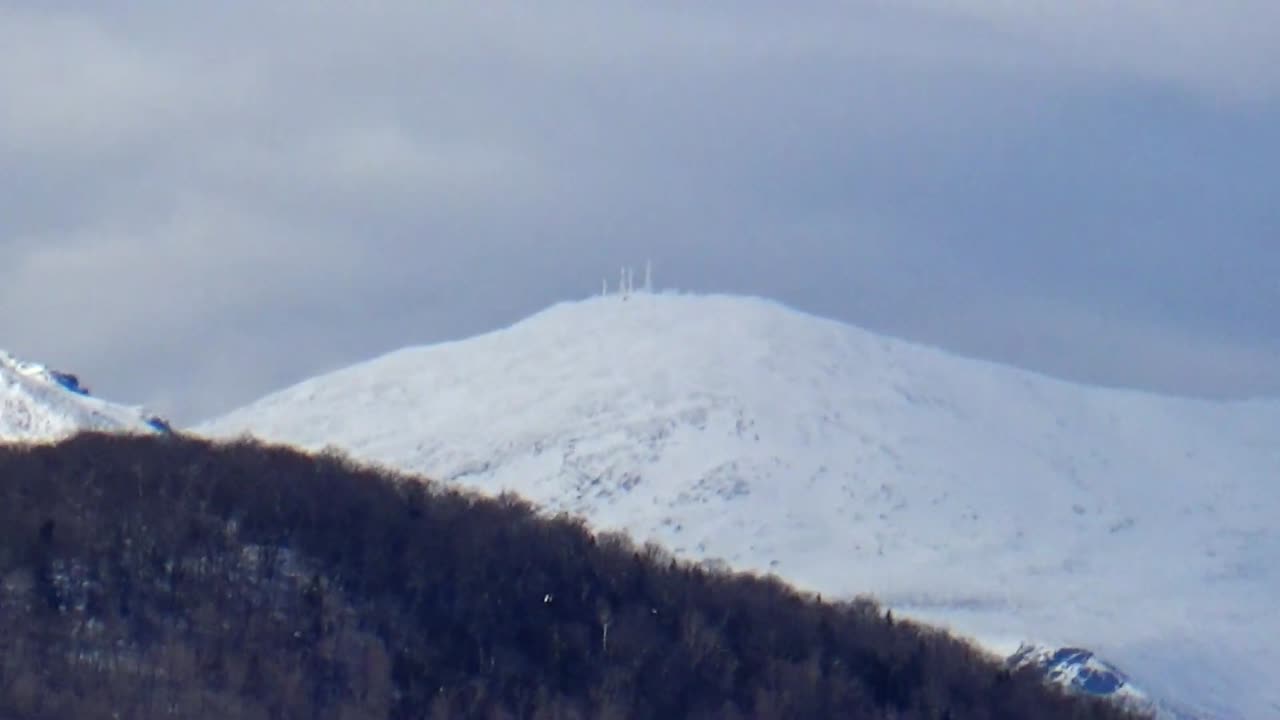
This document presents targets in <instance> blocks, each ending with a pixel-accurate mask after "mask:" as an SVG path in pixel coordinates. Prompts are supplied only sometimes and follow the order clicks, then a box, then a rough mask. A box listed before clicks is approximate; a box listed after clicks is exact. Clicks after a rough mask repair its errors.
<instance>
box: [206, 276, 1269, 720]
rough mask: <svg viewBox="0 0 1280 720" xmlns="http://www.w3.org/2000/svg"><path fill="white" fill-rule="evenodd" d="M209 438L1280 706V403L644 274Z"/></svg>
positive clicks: (1237, 705) (267, 409) (1244, 706)
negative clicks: (956, 347) (1044, 369)
mask: <svg viewBox="0 0 1280 720" xmlns="http://www.w3.org/2000/svg"><path fill="white" fill-rule="evenodd" d="M199 431H201V432H206V433H210V434H214V435H235V434H239V433H242V432H251V433H253V434H256V435H258V436H260V437H263V438H265V439H268V440H273V441H282V442H288V443H293V444H297V445H301V446H305V447H309V448H321V447H324V446H328V445H334V446H337V447H340V448H344V449H346V450H348V451H350V452H351V453H352V454H354V455H355V456H357V457H360V458H363V459H367V460H372V461H377V462H381V463H386V464H389V465H392V466H395V467H398V468H403V469H407V470H410V471H415V472H420V473H424V474H426V475H430V476H433V477H436V478H440V479H443V480H446V481H450V482H455V483H461V484H465V485H468V486H472V487H476V488H481V489H483V490H486V491H499V490H503V489H511V490H514V491H516V492H518V493H520V494H522V495H524V496H526V497H529V498H530V499H532V500H534V501H536V502H538V503H541V504H543V505H545V506H546V507H548V508H550V509H553V510H566V511H570V512H573V513H580V514H583V515H586V516H587V517H589V518H590V519H591V521H592V522H593V523H594V524H595V525H596V526H598V527H602V528H616V529H622V530H625V531H628V532H630V533H632V534H633V535H635V536H636V537H638V538H641V539H653V540H656V541H658V542H660V543H662V544H663V545H665V546H667V547H669V548H672V549H673V550H675V551H676V552H677V553H678V554H680V555H682V556H685V557H690V558H701V559H720V560H724V561H727V562H728V563H730V564H731V565H733V566H735V567H738V568H749V569H756V570H760V571H768V572H775V573H777V574H779V575H780V576H782V577H784V578H786V579H788V580H790V581H792V582H794V583H796V584H798V585H800V586H802V587H807V588H809V589H812V590H815V591H818V592H821V593H824V594H827V595H829V596H831V595H847V594H854V593H871V594H874V595H877V596H879V597H880V598H881V599H882V600H883V601H885V602H886V603H888V604H889V605H891V606H893V607H894V608H895V609H897V610H899V611H901V612H905V613H908V614H911V615H913V616H915V617H918V618H921V619H924V620H927V621H931V622H938V623H941V624H944V625H948V626H950V627H952V628H953V629H955V630H958V631H960V632H962V633H966V634H969V635H971V636H974V637H976V638H978V639H980V640H982V641H984V642H987V643H988V644H990V645H992V646H993V647H1002V646H1004V647H1008V648H1009V651H1012V649H1013V648H1016V647H1017V646H1018V644H1019V643H1020V642H1021V641H1023V640H1034V641H1037V642H1040V643H1045V644H1051V645H1053V646H1055V647H1062V646H1074V647H1088V648H1090V649H1092V650H1094V651H1097V652H1098V653H1100V655H1101V656H1102V657H1106V658H1107V659H1108V660H1110V661H1112V662H1114V663H1116V665H1117V666H1119V667H1123V668H1125V670H1126V671H1127V672H1128V673H1129V675H1130V676H1131V677H1132V678H1133V682H1134V683H1135V684H1136V685H1137V686H1138V687H1142V688H1144V689H1145V690H1147V691H1148V692H1150V693H1151V695H1152V696H1154V697H1159V698H1164V699H1169V700H1172V701H1176V702H1177V703H1179V704H1180V705H1183V706H1185V707H1186V708H1188V709H1190V710H1193V711H1195V712H1196V713H1198V714H1199V715H1201V716H1204V717H1216V718H1249V719H1250V720H1256V719H1258V718H1266V717H1280V650H1278V649H1277V648H1276V646H1275V642H1274V639H1275V638H1277V637H1280V612H1277V611H1276V606H1277V604H1278V603H1280V559H1278V558H1280V533H1278V532H1277V530H1276V524H1277V521H1278V520H1280V401H1276V400H1255V401H1248V402H1236V403H1212V402H1206V401H1197V400H1190V399H1182V398H1173V397H1161V396H1155V395H1150V394H1144V393H1139V392H1130V391H1120V390H1110V389H1100V388H1091V387H1083V386H1078V385H1072V384H1069V383H1066V382H1062V381H1058V380H1053V379H1050V378H1046V377H1042V376H1038V375H1035V374H1032V373H1028V372H1024V371H1020V370H1016V369H1012V368H1008V367H1004V366H1000V365H996V364H992V363H988V362H982V361H977V360H971V359H965V358H959V357H954V356H951V355H948V354H946V353H943V352H941V351H938V350H935V349H932V348H928V347H922V346H918V345H913V344H910V343H906V342H902V341H898V340H894V339H889V338H885V337H881V336H877V335H875V334H871V333H868V332H865V331H863V330H859V329H856V328H853V327H849V326H846V325H843V324H840V323H837V322H832V321H828V320H822V319H818V318H814V317H811V316H807V315H804V314H801V313H798V312H795V311H792V310H789V309H787V308H785V307H782V306H780V305H777V304H774V303H771V302H766V301H761V300H755V299H745V298H733V297H691V296H674V295H650V294H636V295H631V296H629V297H625V298H624V297H619V296H612V297H606V298H596V299H592V300H588V301H583V302H578V303H568V304H562V305H559V306H556V307H553V308H551V309H549V310H547V311H545V312H543V313H541V314H539V315H536V316H534V317H532V318H530V319H528V320H525V321H523V322H521V323H518V324H517V325H515V326H513V327H511V328H509V329H505V330H501V331H498V332H494V333H491V334H487V335H484V336H481V337H477V338H474V339H470V340H465V341H461V342H454V343H447V344H442V345H436V346H431V347H421V348H411V349H407V350H403V351H400V352H396V353H392V354H390V355H387V356H385V357H382V358H378V359H376V360H373V361H370V362H367V363H363V364H360V365H357V366H354V367H351V368H348V369H345V370H341V371H339V372H335V373H332V374H329V375H325V376H322V377H318V378H314V379H312V380H309V381H306V382H303V383H301V384H299V385H297V386H294V387H292V388H289V389H287V390H284V391H282V392H279V393H277V394H274V395H272V396H269V397H267V398H265V399H263V400H261V401H259V402H257V403H254V404H253V405H251V406H249V407H247V408H244V409H242V410H239V411H237V412H234V413H232V414H230V415H228V416H226V417H224V418H221V419H218V420H216V421H213V422H211V423H209V424H207V425H205V426H204V427H202V428H199Z"/></svg>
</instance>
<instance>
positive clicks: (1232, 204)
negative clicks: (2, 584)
mask: <svg viewBox="0 0 1280 720" xmlns="http://www.w3.org/2000/svg"><path fill="white" fill-rule="evenodd" d="M1112 5H1113V4H1111V3H1103V2H1101V1H1100V0H1098V1H1096V2H1095V1H1093V0H1090V1H1089V2H1085V3H1074V4H1072V5H1071V6H1070V8H1067V7H1066V6H1062V5H1061V4H1052V3H1048V2H1023V3H1004V2H996V1H995V0H987V1H980V0H953V1H951V2H943V1H942V0H934V1H926V0H913V1H911V2H895V3H887V2H871V1H866V2H859V3H843V2H841V3H836V2H830V3H816V4H811V5H809V6H806V8H805V9H804V10H798V9H795V8H782V7H781V6H777V5H776V4H773V3H758V2H745V3H743V2H737V3H727V2H726V3H721V2H713V3H704V4H702V5H700V6H699V7H698V8H697V9H691V8H689V7H687V4H678V3H665V2H664V3H647V4H645V5H644V6H643V7H640V6H637V7H633V8H629V9H619V8H606V7H603V6H586V5H585V4H583V3H568V2H558V1H555V2H547V3H539V4H538V5H537V6H536V9H535V8H534V7H533V6H529V7H525V6H516V5H514V4H511V5H510V6H507V5H506V4H500V5H485V6H477V7H468V8H466V9H456V8H446V7H444V6H440V7H430V8H429V7H427V6H424V5H423V4H422V3H413V2H407V1H406V2H399V1H393V0H382V1H377V2H369V3H363V4H358V5H353V4H350V3H337V2H327V1H321V2H314V1H311V2H302V1H301V0H293V1H291V2H281V3H273V4H271V6H270V8H264V7H263V6H261V4H258V3H249V2H238V1H237V2H228V3H220V4H218V5H216V6H210V7H208V8H203V7H201V8H195V7H194V6H186V5H182V6H178V5H173V4H172V3H161V2H153V3H145V2H144V3H132V4H129V5H128V6H127V8H126V7H124V6H120V5H118V4H114V3H103V2H72V3H59V4H58V5H57V9H38V10H32V9H22V6H19V5H12V6H11V5H6V4H0V47H4V48H5V52H6V61H5V62H4V63H2V64H0V167H3V168H4V170H3V172H0V308H3V313H0V346H7V347H9V348H10V349H12V350H14V351H15V352H18V353H20V354H23V355H26V356H29V357H32V358H35V359H40V360H44V361H48V362H55V363H59V364H62V365H65V366H67V367H69V368H73V369H75V370H76V371H79V372H81V373H82V374H84V375H85V376H87V377H88V378H89V379H91V380H94V381H96V383H95V384H96V387H95V389H96V390H97V391H99V392H100V393H103V394H108V395H111V396H114V397H117V398H120V399H123V400H131V401H135V402H147V403H150V404H152V405H154V406H156V407H157V408H159V409H161V410H163V411H167V412H170V413H172V414H174V415H175V416H177V417H178V418H179V419H180V420H183V421H188V420H192V421H193V420H196V419H199V418H201V417H205V416H208V415H211V414H214V413H217V412H221V411H223V410H227V409H230V408H231V407H234V406H236V405H238V404H240V403H243V402H247V401H249V400H251V399H253V398H255V397H256V396H258V395H259V394H261V393H263V392H266V391H268V390H270V389H272V388H274V387H277V386H279V385H281V384H284V383H287V382H291V381H294V380H298V379H301V378H304V377H306V376H308V375H311V374H313V373H315V372H318V371H320V370H324V369H328V368H332V367H336V366H340V365H343V364H346V363H349V362H352V361H355V360H358V359H361V358H365V357H369V356H371V355H374V354H377V353H379V352H382V351H386V350H390V349H393V348H396V347H399V346H403V345H408V344H416V343H423V342H430V341H435V340H441V339H447V338H454V337H459V336H462V335H467V334H471V333H474V332H479V331H483V330H487V329H491V328H493V327H496V326H498V325H500V324H504V323H507V322H510V321H513V320H516V319H518V318H519V317H521V316H523V315H525V314H528V313H531V312H533V311H536V310H538V309H540V308H541V307H543V306H544V305H546V304H549V303H550V302H553V301H555V300H559V299H564V298H570V297H580V296H583V295H585V294H588V293H590V292H591V291H593V290H594V289H596V288H598V285H599V279H600V277H602V276H604V275H611V274H613V273H615V272H616V268H617V267H618V266H619V265H620V264H622V263H641V262H643V261H644V260H645V259H653V260H654V262H655V266H656V267H657V270H658V279H659V281H660V282H661V284H664V285H669V286H675V287H679V288H682V289H686V290H696V291H704V290H705V291H730V292H742V293H752V294H760V295H767V296H772V297H775V298H777V299H780V300H783V301H785V302H788V303H791V304H793V305H796V306H799V307H801V308H804V309H807V310H811V311H814V312H819V313H822V314H826V315H831V316H835V317H839V318H842V319H845V320H848V321H850V322H854V323H858V324H862V325H866V326H869V327H871V328H873V329H876V330H880V331H884V332H889V333H893V334H897V335H902V336H906V337H909V338H912V339H917V340H922V341H925V342H929V343H933V344H939V345H942V346H945V347H948V348H950V349H952V350H955V351H957V352H962V353H966V354H973V355H980V356H984V357H990V358H993V359H997V360H1001V361H1004V362H1011V363H1016V364H1020V365H1023V366H1026V367H1029V368H1032V369H1036V370H1040V371H1044V372H1049V373H1052V374H1056V375H1061V376H1064V377H1068V378H1072V379H1079V380H1085V381H1089V382H1100V383H1106V384H1114V385H1129V386H1136V387H1143V388H1148V389H1155V390H1161V391H1167V392H1178V393H1187V394H1199V395H1210V396H1229V397H1235V396H1245V395H1253V394H1275V393H1280V320H1277V319H1276V318H1277V317H1280V314H1278V313H1277V312H1276V310H1277V308H1280V242H1278V240H1280V237H1278V236H1277V231H1280V204H1277V203H1276V202H1275V201H1274V191H1275V188H1276V187H1277V185H1278V184H1280V182H1278V181H1280V171H1278V170H1277V168H1280V130H1277V128H1280V75H1278V74H1276V73H1275V72H1273V70H1272V69H1273V68H1274V67H1277V66H1280V42H1277V38H1276V37H1275V31H1274V30H1273V28H1275V27H1280V8H1276V7H1275V5H1274V3H1267V2H1260V1H1245V0H1239V1H1236V2H1223V3H1216V4H1214V5H1213V6H1212V7H1211V8H1210V7H1209V6H1207V5H1206V6H1204V9H1198V8H1192V7H1190V6H1188V7H1187V8H1185V9H1184V8H1169V7H1167V6H1166V5H1164V4H1159V3H1154V2H1145V0H1144V1H1143V2H1132V3H1126V4H1125V8H1124V9H1120V10H1118V9H1116V8H1115V7H1112Z"/></svg>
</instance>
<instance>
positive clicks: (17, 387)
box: [0, 351, 155, 442]
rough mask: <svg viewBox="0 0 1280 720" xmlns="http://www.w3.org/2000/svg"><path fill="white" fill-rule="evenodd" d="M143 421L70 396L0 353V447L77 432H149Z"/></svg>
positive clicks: (40, 371) (43, 372)
mask: <svg viewBox="0 0 1280 720" xmlns="http://www.w3.org/2000/svg"><path fill="white" fill-rule="evenodd" d="M148 417H149V416H148V415H147V414H146V413H145V412H143V411H142V409H140V408H137V407H130V406H125V405H117V404H114V403H110V402H106V401H104V400H100V399H98V398H94V397H89V396H88V395H82V394H79V393H76V392H73V391H71V390H69V389H67V388H66V387H65V386H63V385H61V384H59V382H58V381H57V379H56V374H55V373H54V371H52V370H50V369H49V368H47V367H45V366H43V365H39V364H36V363H32V362H25V361H22V360H19V359H17V358H15V357H14V356H13V355H10V354H9V353H7V352H4V351H0V442H49V441H54V440H59V439H61V438H64V437H66V436H68V435H72V434H74V433H76V432H80V431H83V430H98V431H106V432H137V433H151V432H155V430H154V429H153V428H152V427H150V426H149V425H148V424H147V420H148Z"/></svg>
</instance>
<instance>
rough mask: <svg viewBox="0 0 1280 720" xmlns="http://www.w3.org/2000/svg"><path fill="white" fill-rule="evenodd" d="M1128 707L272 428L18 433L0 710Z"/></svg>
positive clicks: (3, 567) (419, 712)
mask: <svg viewBox="0 0 1280 720" xmlns="http://www.w3.org/2000/svg"><path fill="white" fill-rule="evenodd" d="M9 717H15V718H77V719H92V718H150V717H177V718H196V719H198V718H227V717H236V718H245V719H254V718H347V719H356V718H387V717H391V718H405V719H408V718H539V719H551V718H584V719H586V718H603V719H608V718H823V717H839V718H895V719H900V720H906V719H915V718H921V719H924V718H928V719H929V720H942V719H949V720H962V719H975V720H977V719H993V720H994V719H1003V718H1009V719H1018V720H1024V719H1028V718H1045V719H1054V718H1063V719H1067V718H1071V719H1076V720H1079V719H1083V718H1098V719H1111V718H1116V719H1119V718H1127V717H1131V716H1129V715H1126V714H1125V713H1123V712H1122V711H1121V710H1119V709H1117V708H1114V707H1111V706H1108V705H1105V704H1102V703H1100V702H1099V701H1096V700H1087V699H1084V698H1078V697H1068V696H1066V695H1064V694H1062V693H1061V692H1060V691H1058V690H1056V689H1052V688H1049V687H1047V686H1046V685H1045V684H1044V683H1043V682H1042V681H1041V679H1040V678H1039V676H1038V675H1036V674H1035V673H1034V672H1032V671H1016V672H1010V671H1008V670H1006V669H1003V668H1002V667H1000V666H999V665H998V664H996V663H995V662H993V661H992V660H990V659H989V658H987V657H986V656H985V655H983V654H982V653H981V652H979V651H978V650H976V649H975V648H973V647H971V646H969V645H967V644H965V643H962V642H960V641H958V640H955V639H953V638H950V637H948V636H946V635H944V634H942V633H939V632H936V631H933V630H930V629H928V628H925V627H921V626H917V625H914V624H910V623H905V622H901V621H899V622H894V621H893V619H892V618H890V617H887V615H886V613H884V612H883V611H882V610H881V609H880V608H879V607H877V606H876V605H875V604H874V603H872V602H870V601H866V600H858V601H852V602H842V603H831V602H820V601H818V600H817V599H814V598H810V597H807V596H804V595H801V594H799V593H797V592H795V591H794V590H792V589H790V588H788V587H787V586H785V585H783V584H782V583H780V582H778V581H777V580H774V579H769V578H760V577H752V576H746V575H731V574H727V573H719V572H711V571H708V570H706V569H703V568H700V567H696V566H692V565H688V564H682V563H678V562H675V561H674V560H672V559H671V557H670V556H669V555H667V554H666V553H664V552H663V551H661V550H659V549H657V548H654V547H644V548H636V547H633V546H632V545H631V544H630V543H629V542H628V541H627V540H626V539H624V538H622V537H620V536H614V535H601V536H594V535H593V534H592V533H590V532H588V531H587V530H586V529H585V528H584V527H583V525H582V524H581V523H580V522H579V521H576V520H572V519H568V518H564V517H560V518H555V519H547V518H544V517H541V516H540V515H538V514H537V513H535V512H534V511H533V510H532V509H531V508H530V507H529V506H528V505H527V504H525V503H524V502H522V501H520V500H518V499H516V498H513V497H509V496H504V497H502V498H498V499H486V498H482V497H478V496H475V495H470V494H464V493H461V492H457V491H454V490H449V489H446V488H444V487H442V486H440V485H435V484H431V483H428V482H424V481H422V480H420V479H416V478H409V477H404V476H398V475H395V474H393V473H389V472H386V471H381V470H375V469H371V468H366V467H358V466H356V465H354V464H353V463H351V462H349V461H347V460H346V459H344V458H342V457H339V456H337V455H333V454H322V455H317V456H309V455H304V454H301V453H298V452H295V451H291V450H288V449H283V448H277V447H264V446H261V445H258V444H255V443H251V442H237V443H233V444H226V445H216V444H212V443H210V442H207V441H202V440H195V439H190V438H183V437H177V436H171V437H151V438H141V437H125V436H109V435H83V436H80V437H76V438H73V439H71V440H68V441H65V442H63V443H61V444H59V445H54V446H8V447H0V718H9Z"/></svg>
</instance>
